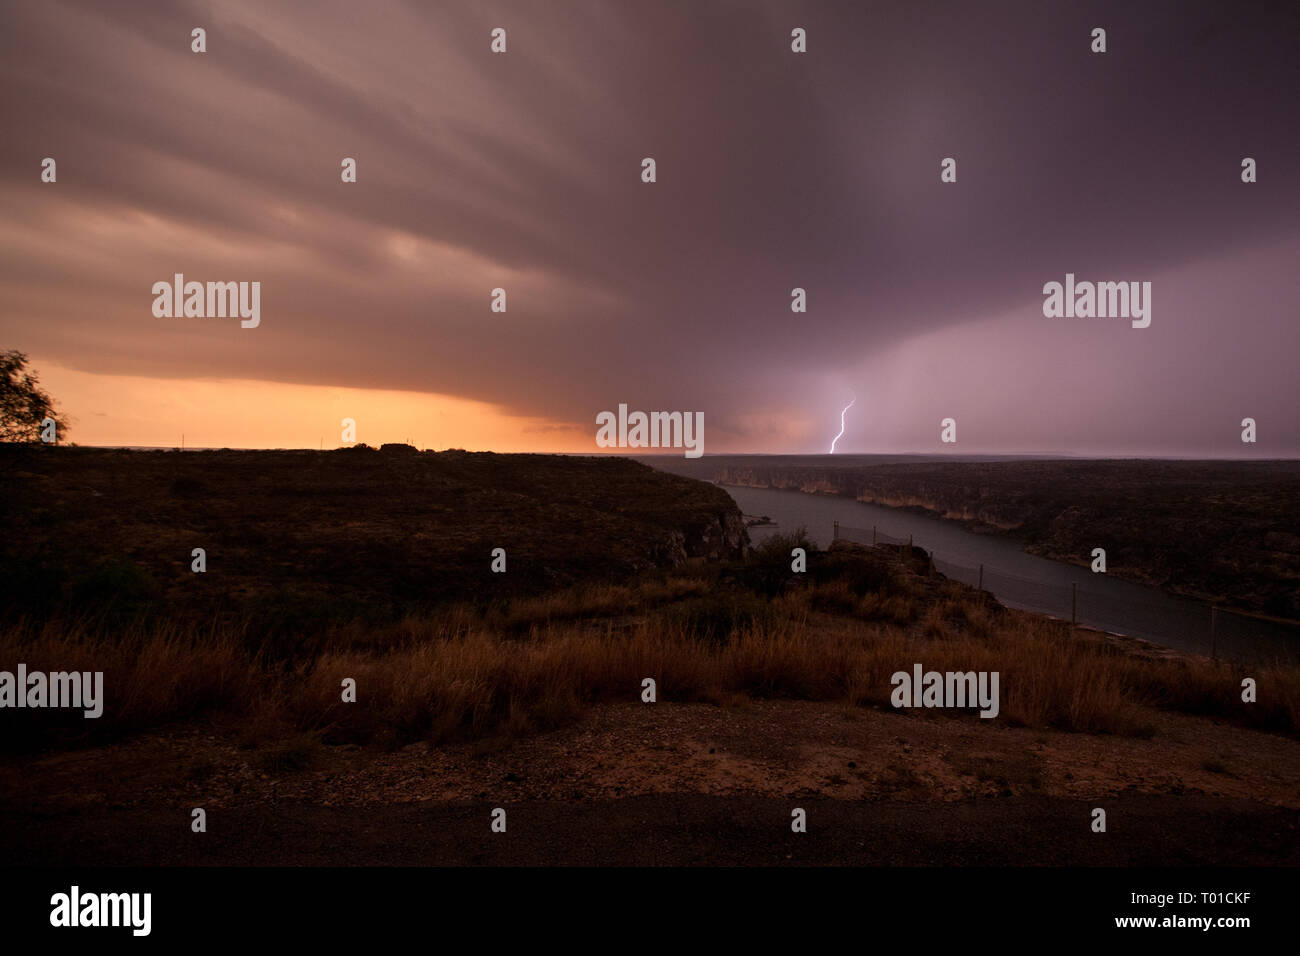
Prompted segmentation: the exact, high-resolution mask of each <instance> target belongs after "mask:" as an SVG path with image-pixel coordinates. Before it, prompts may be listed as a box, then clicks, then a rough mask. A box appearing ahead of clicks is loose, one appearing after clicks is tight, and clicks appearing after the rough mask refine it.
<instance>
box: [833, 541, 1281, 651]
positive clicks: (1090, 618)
mask: <svg viewBox="0 0 1300 956" xmlns="http://www.w3.org/2000/svg"><path fill="white" fill-rule="evenodd" d="M833 537H834V539H836V540H840V539H843V540H848V541H853V542H855V543H857V544H864V545H869V546H871V547H879V546H881V545H892V546H894V547H897V548H911V547H913V542H912V539H911V538H910V537H908V538H898V537H894V536H893V535H888V534H885V533H884V532H883V531H880V530H879V529H877V528H853V527H849V526H846V525H841V524H840V523H839V522H836V523H835V530H834V534H833ZM926 553H927V554H928V556H929V558H930V566H931V568H933V569H934V570H935V571H937V572H938V573H940V574H942V575H943V576H944V577H946V578H950V579H952V580H954V581H960V582H962V583H963V584H967V585H970V586H971V587H973V588H978V589H979V590H982V591H987V592H989V593H990V594H993V595H994V596H996V597H997V598H998V599H999V600H1001V601H1003V602H1004V603H1007V604H1010V605H1012V606H1014V607H1019V608H1022V609H1024V610H1030V611H1036V612H1038V613H1042V614H1047V615H1050V616H1052V617H1056V618H1060V619H1062V620H1067V621H1069V622H1070V623H1071V624H1074V625H1078V624H1084V625H1087V626H1090V627H1099V628H1101V629H1103V630H1107V631H1112V632H1115V633H1118V634H1129V635H1132V636H1134V637H1143V638H1148V639H1151V640H1154V641H1157V642H1159V643H1163V644H1167V645H1169V646H1172V647H1177V648H1180V649H1183V650H1191V651H1194V652H1196V653H1202V654H1207V655H1209V656H1210V657H1215V658H1217V657H1220V656H1223V657H1229V658H1238V659H1244V658H1249V657H1257V658H1258V657H1271V658H1279V659H1291V660H1294V659H1297V658H1300V626H1296V625H1292V624H1289V623H1288V622H1284V621H1276V620H1273V619H1270V618H1261V617H1256V616H1252V615H1249V614H1241V613H1238V612H1235V611H1229V610H1227V609H1225V608H1220V607H1215V606H1213V605H1210V604H1202V603H1198V602H1196V601H1193V600H1189V599H1186V598H1175V597H1172V596H1169V595H1166V594H1164V593H1163V592H1159V591H1152V590H1150V589H1144V588H1142V587H1141V586H1140V585H1133V584H1130V583H1128V582H1124V583H1122V584H1119V585H1118V586H1116V587H1114V588H1107V589H1106V590H1104V591H1102V590H1096V589H1094V588H1089V587H1087V586H1086V585H1081V584H1080V583H1079V582H1077V581H1074V582H1060V583H1053V582H1050V581H1042V580H1035V579H1032V578H1027V577H1022V576H1021V575H1017V574H1011V573H1008V572H1006V571H1003V570H1001V569H999V568H994V567H989V566H985V565H982V564H981V565H979V566H977V567H970V566H968V565H964V564H958V563H956V562H953V561H949V560H947V559H946V558H941V557H939V556H938V555H937V554H935V553H934V552H933V551H927V552H926Z"/></svg>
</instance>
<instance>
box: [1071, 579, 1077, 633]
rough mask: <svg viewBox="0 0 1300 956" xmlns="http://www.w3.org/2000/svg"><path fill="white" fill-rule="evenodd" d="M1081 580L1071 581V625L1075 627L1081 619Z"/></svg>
mask: <svg viewBox="0 0 1300 956" xmlns="http://www.w3.org/2000/svg"><path fill="white" fill-rule="evenodd" d="M1078 610H1079V582H1078V581H1071V582H1070V626H1071V627H1074V626H1075V625H1076V624H1077V623H1078V621H1079V615H1078Z"/></svg>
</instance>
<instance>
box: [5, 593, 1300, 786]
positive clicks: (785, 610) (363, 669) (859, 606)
mask: <svg viewBox="0 0 1300 956" xmlns="http://www.w3.org/2000/svg"><path fill="white" fill-rule="evenodd" d="M753 597H754V596H753V595H752V594H750V595H746V594H745V593H743V592H742V593H741V594H739V595H732V596H730V597H728V598H727V601H729V602H730V603H728V604H719V605H716V606H715V605H713V604H701V602H702V601H705V600H712V599H713V596H710V595H709V594H707V584H706V583H705V582H703V581H702V580H700V579H699V578H683V579H681V580H672V579H670V580H667V581H658V582H650V583H646V584H643V585H641V586H638V587H631V586H629V587H622V586H610V587H604V588H598V589H584V590H583V591H581V592H565V593H562V594H557V595H552V596H550V597H548V598H544V599H536V600H530V601H527V602H521V603H520V604H517V605H515V606H514V607H512V608H510V609H508V610H506V611H500V610H497V611H486V612H475V611H473V610H470V609H468V608H464V607H458V608H451V609H449V610H447V611H446V612H445V613H443V614H441V615H438V616H433V617H424V618H409V619H406V620H403V621H400V622H398V623H396V624H393V625H389V626H387V627H382V628H372V629H368V630H364V631H363V630H359V629H358V628H357V627H356V626H355V625H349V626H346V627H343V628H340V629H338V630H335V631H332V632H330V633H329V634H327V635H323V636H322V638H321V640H320V641H318V642H317V643H316V644H315V645H314V646H313V648H312V649H311V651H310V653H304V655H303V657H302V658H301V659H290V660H283V659H276V658H273V657H271V656H270V655H269V654H267V653H264V652H263V650H262V649H261V648H259V647H258V646H256V645H255V644H252V643H250V641H249V640H248V638H247V635H246V634H244V633H241V632H232V631H211V630H210V631H207V632H195V631H186V630H184V629H183V628H180V627H173V628H167V629H163V630H152V631H144V630H139V629H136V630H132V629H128V630H126V631H116V632H114V633H113V635H112V636H111V637H109V636H106V632H105V630H104V629H102V628H97V627H96V626H95V625H94V624H93V623H92V622H81V623H79V624H65V625H47V626H44V627H42V628H40V629H38V630H33V629H27V628H23V627H21V626H15V627H11V628H9V629H8V630H6V631H4V632H3V633H0V660H3V661H7V662H14V663H16V662H17V661H23V662H25V663H26V664H27V665H28V668H29V670H72V669H77V670H101V671H104V673H105V692H106V698H107V703H106V707H105V714H104V717H103V718H101V719H100V720H97V721H87V720H84V719H82V718H81V716H80V713H79V712H76V713H75V714H70V713H68V712H61V713H56V712H53V711H31V710H25V711H11V712H10V713H9V714H8V715H7V716H8V717H9V718H15V717H17V718H18V719H19V720H21V721H22V725H21V726H20V728H19V730H20V733H19V734H18V735H10V736H9V743H10V746H13V745H14V744H15V743H16V742H17V740H18V738H22V739H24V740H25V741H26V742H27V743H28V744H32V745H41V744H45V745H48V744H53V743H76V742H81V741H85V740H89V739H97V738H101V737H103V736H104V735H114V734H121V733H126V732H131V731H136V730H140V729H143V728H146V727H150V726H156V725H160V724H165V723H168V722H173V721H185V720H190V719H194V718H197V717H199V716H200V715H209V716H212V717H215V718H217V719H219V720H222V721H225V722H229V723H231V724H233V726H235V727H236V728H238V729H239V731H240V733H242V734H243V736H244V737H245V739H246V741H247V742H249V743H256V742H258V741H267V740H284V739H289V740H291V741H293V746H292V747H291V748H290V749H289V750H287V751H285V753H284V755H283V759H284V760H285V761H289V762H294V761H300V760H304V759H309V757H310V748H309V746H308V745H307V744H305V743H304V741H306V740H315V739H325V740H332V741H340V740H346V741H356V742H374V743H388V744H398V743H401V742H404V741H410V740H416V739H427V740H432V741H435V742H440V741H450V740H466V739H469V740H481V739H487V738H496V737H502V736H504V737H509V736H513V735H519V734H525V733H530V732H534V731H537V730H542V729H546V728H551V727H556V726H559V725H561V724H563V723H565V722H567V721H570V720H572V719H574V718H575V717H576V716H577V715H578V714H579V713H580V712H581V710H582V709H583V708H584V707H585V706H588V705H590V704H592V703H596V702H602V701H637V700H639V699H640V695H641V687H642V680H643V678H646V677H651V678H654V680H655V681H656V683H657V690H658V699H659V701H661V702H666V701H710V702H717V703H721V702H724V701H726V700H729V699H732V698H734V697H735V696H736V695H743V696H749V697H785V698H796V699H807V700H825V701H842V702H846V703H848V704H851V705H854V706H881V707H888V706H890V704H889V694H890V691H891V690H892V685H891V683H890V676H891V675H892V674H893V673H894V672H896V671H899V670H904V671H910V669H911V667H912V665H913V663H920V664H921V665H922V666H923V667H924V668H925V669H926V670H938V671H957V670H959V671H968V670H974V671H998V672H1000V675H1001V678H1000V683H1001V697H1002V699H1001V716H1000V718H999V719H1000V720H1002V721H1006V722H1009V723H1012V724H1017V725H1023V726H1028V727H1040V728H1047V727H1050V728H1056V729H1063V730H1073V731H1079V732H1085V733H1114V734H1125V735H1149V734H1151V733H1153V732H1154V730H1153V727H1152V722H1151V711H1150V708H1161V709H1166V710H1171V711H1179V712H1184V713H1193V714H1206V715H1213V716H1217V717H1221V718H1225V719H1228V720H1232V721H1235V722H1239V723H1242V724H1245V725H1250V726H1257V727H1262V728H1268V729H1272V730H1275V731H1280V732H1284V733H1295V732H1296V731H1297V729H1300V723H1298V719H1297V718H1298V715H1300V668H1296V667H1284V668H1261V669H1254V670H1252V671H1251V672H1250V674H1249V676H1252V677H1254V678H1255V679H1256V680H1257V681H1258V684H1259V702H1258V703H1255V704H1243V703H1242V702H1241V698H1240V680H1241V677H1242V676H1245V675H1244V674H1239V673H1237V671H1236V670H1234V669H1233V668H1232V667H1230V666H1229V665H1226V664H1217V665H1216V664H1212V663H1210V662H1208V661H1199V660H1181V659H1179V660H1152V659H1147V658H1140V657H1135V656H1132V655H1130V654H1127V653H1125V652H1123V651H1121V650H1119V649H1117V648H1116V647H1114V646H1113V645H1110V644H1106V643H1104V642H1102V641H1100V640H1096V639H1092V638H1088V637H1085V636H1084V635H1082V634H1079V633H1075V634H1072V633H1071V631H1070V629H1069V628H1068V627H1067V626H1065V625H1063V624H1060V623H1058V622H1054V621H1049V620H1047V619H1044V618H1039V617H1036V616H1033V615H1029V614H1021V613H1017V612H1004V611H997V613H995V610H996V609H991V608H990V606H989V605H988V604H987V602H986V601H984V599H983V598H982V597H980V596H979V595H977V594H975V593H974V592H970V591H963V590H962V589H960V588H957V587H952V586H949V585H941V586H940V587H939V588H938V589H937V591H936V593H935V594H934V595H932V598H931V599H930V600H929V601H928V603H927V601H926V600H925V599H923V598H922V597H920V596H918V594H917V593H905V594H892V595H890V594H886V595H872V594H868V595H864V596H857V595H854V594H853V592H852V590H851V589H849V588H847V587H846V586H844V584H843V582H842V581H830V582H824V583H821V584H818V585H815V586H810V587H807V588H803V589H800V590H797V591H794V592H792V593H788V594H785V595H783V596H778V597H775V598H770V599H767V598H764V599H761V600H759V601H758V602H757V603H758V604H760V605H761V606H762V608H763V609H764V616H763V617H762V619H761V620H759V619H757V618H753V617H750V616H746V615H745V614H744V613H741V614H739V615H737V614H736V613H735V608H736V607H740V608H741V611H742V612H743V611H744V609H745V608H746V607H747V606H748V605H746V604H745V601H746V600H752V599H753ZM683 608H686V609H688V611H690V613H683V611H682V609H683ZM700 608H703V610H700ZM720 608H721V610H719V609H720ZM885 608H888V611H887V613H882V611H883V609H885ZM697 612H698V613H697ZM828 612H830V613H828ZM628 615H634V616H633V617H632V618H630V619H628V617H627V616H628ZM881 618H883V619H884V620H881ZM702 621H703V622H705V623H704V624H702V623H701V622H702ZM705 624H707V626H705ZM521 628H524V629H525V630H524V632H522V633H521ZM4 666H6V667H12V664H5V665H4ZM349 677H350V678H353V679H355V680H356V683H357V688H358V700H357V702H356V703H344V702H343V701H342V699H341V684H342V681H343V679H344V678H349ZM962 719H972V720H976V721H978V722H981V723H982V721H979V718H976V717H973V716H970V717H964V718H962ZM91 735H94V737H93V738H92V737H91ZM277 759H279V758H277Z"/></svg>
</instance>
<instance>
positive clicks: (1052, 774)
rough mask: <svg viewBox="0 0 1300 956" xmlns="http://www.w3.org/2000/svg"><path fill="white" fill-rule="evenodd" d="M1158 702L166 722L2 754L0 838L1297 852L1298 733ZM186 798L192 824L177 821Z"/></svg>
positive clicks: (104, 853) (347, 846) (760, 857)
mask: <svg viewBox="0 0 1300 956" xmlns="http://www.w3.org/2000/svg"><path fill="white" fill-rule="evenodd" d="M1150 719H1151V722H1152V723H1153V724H1154V725H1155V726H1156V734H1155V735H1154V736H1153V737H1152V738H1149V739H1138V738H1121V737H1104V736H1090V735H1083V734H1072V733H1058V732H1051V731H1048V732H1044V731H1034V730H1025V729H1016V728H1007V727H1002V726H997V725H989V724H986V723H982V722H980V720H979V718H977V717H973V716H970V717H946V716H939V715H932V714H916V713H913V714H898V713H894V712H892V711H883V710H875V709H861V708H850V707H846V706H841V705H833V704H824V703H807V702H794V701H751V700H746V699H737V700H735V701H733V702H732V703H730V704H728V705H726V706H721V707H719V706H713V705H708V704H670V703H660V704H655V705H643V704H626V705H624V704H619V705H610V706H602V707H597V708H592V709H591V710H590V711H588V713H587V715H586V716H585V717H584V718H583V719H582V720H581V721H580V722H579V723H577V724H575V725H572V726H570V727H567V728H564V729H562V730H558V731H555V732H552V733H547V734H541V735H537V736H534V737H530V738H526V739H523V740H517V741H509V742H507V741H480V742H477V743H474V744H465V745H458V746H452V747H441V748H430V747H428V746H427V745H425V744H414V745H411V746H408V747H405V748H403V749H401V750H397V751H390V752H385V751H382V750H376V749H368V748H359V747H352V746H342V747H317V748H309V749H307V750H304V751H302V752H301V753H289V754H288V755H284V754H283V753H281V750H280V749H277V748H275V747H266V746H263V747H257V748H244V747H241V746H239V744H238V742H237V741H236V740H234V739H230V738H227V737H225V736H223V735H222V734H220V733H218V732H217V731H215V730H213V729H206V730H197V729H178V730H174V731H171V732H168V733H160V734H149V735H143V736H140V737H136V738H133V739H131V740H127V741H123V742H121V743H118V744H115V745H112V746H108V747H101V748H96V749H93V750H85V751H79V752H69V753H60V754H54V755H48V756H40V757H25V758H17V759H14V758H11V759H8V760H7V761H6V762H5V763H4V765H3V767H0V793H3V797H0V850H2V851H3V857H4V859H5V860H6V861H7V862H13V863H24V864H26V863H42V862H43V863H74V864H75V863H107V864H112V863H132V864H151V863H205V862H206V863H267V864H272V863H280V864H283V863H304V864H307V863H315V864H322V863H367V862H369V863H422V864H429V863H440V862H441V863H480V862H481V863H498V864H512V863H515V864H532V863H605V862H614V863H701V862H714V863H782V862H794V863H800V862H817V863H891V864H902V865H907V864H922V865H924V864H936V865H941V864H955V865H964V864H978V863H1012V864H1015V863H1024V864H1042V863H1056V864H1070V863H1095V864H1117V863H1134V862H1139V863H1142V864H1144V865H1163V864H1170V865H1180V864H1184V863H1187V864H1192V863H1199V864H1243V865H1244V864H1255V863H1284V864H1292V865H1297V864H1300V839H1297V837H1300V832H1298V831H1297V827H1298V826H1300V741H1297V740H1293V739H1290V738H1287V737H1282V736H1277V735H1273V734H1266V733H1260V732H1257V731H1251V730H1245V729H1242V728H1239V727H1235V726H1232V725H1228V724H1223V723H1219V722H1216V721H1212V720H1207V719H1200V718H1193V717H1186V716H1178V715H1169V714H1162V713H1159V712H1152V714H1151V715H1150ZM277 755H278V756H277ZM291 767H294V768H296V769H290V768H291ZM196 806H202V807H203V808H205V810H206V811H207V813H208V832H207V833H206V834H193V833H191V832H190V828H189V820H190V809H191V808H192V807H196ZM796 806H798V807H803V808H804V809H805V810H807V812H808V818H809V825H808V832H807V833H805V834H794V833H792V832H791V830H790V819H791V817H790V814H791V810H792V809H793V808H794V807H796ZM494 807H504V808H506V810H507V814H508V825H507V833H506V834H505V835H502V834H493V833H491V831H490V829H489V815H490V812H491V810H492V808H494ZM1093 807H1102V808H1105V809H1106V810H1107V814H1108V824H1109V825H1108V832H1107V833H1105V834H1095V833H1093V832H1092V831H1091V829H1090V827H1089V823H1090V819H1091V816H1090V811H1091V809H1092V808H1093Z"/></svg>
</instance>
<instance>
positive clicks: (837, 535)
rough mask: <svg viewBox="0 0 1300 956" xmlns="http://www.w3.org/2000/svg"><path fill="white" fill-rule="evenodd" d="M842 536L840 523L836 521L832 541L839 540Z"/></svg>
mask: <svg viewBox="0 0 1300 956" xmlns="http://www.w3.org/2000/svg"><path fill="white" fill-rule="evenodd" d="M839 538H840V523H839V522H838V521H837V522H835V531H834V532H833V533H832V534H831V541H838V540H839Z"/></svg>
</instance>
